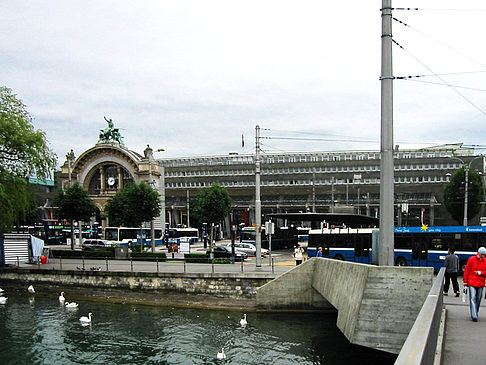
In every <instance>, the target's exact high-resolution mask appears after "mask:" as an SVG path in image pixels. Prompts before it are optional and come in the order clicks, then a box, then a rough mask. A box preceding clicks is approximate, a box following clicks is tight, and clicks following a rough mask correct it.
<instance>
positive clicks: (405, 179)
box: [165, 176, 447, 188]
mask: <svg viewBox="0 0 486 365" xmlns="http://www.w3.org/2000/svg"><path fill="white" fill-rule="evenodd" d="M215 182H216V181H211V182H207V181H186V182H167V181H166V183H165V187H166V188H202V187H206V186H210V185H211V184H212V183H215ZM355 182H359V184H379V183H380V179H379V178H366V179H361V180H356V181H355ZM443 182H447V177H446V176H398V177H395V183H402V184H413V183H443ZM216 183H218V184H219V185H220V186H223V187H235V186H236V187H251V186H255V181H254V180H239V181H219V182H216ZM312 184H313V183H312V180H298V179H290V180H262V181H261V185H262V186H287V185H310V186H311V185H312ZM314 184H315V185H332V184H336V185H341V184H346V182H345V181H344V180H343V179H337V180H332V179H322V180H315V181H314Z"/></svg>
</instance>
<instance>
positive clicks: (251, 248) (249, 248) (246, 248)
mask: <svg viewBox="0 0 486 365" xmlns="http://www.w3.org/2000/svg"><path fill="white" fill-rule="evenodd" d="M226 247H228V248H229V249H230V251H231V243H228V244H227V245H226ZM235 250H238V251H240V252H244V253H246V254H247V255H248V256H256V246H255V245H254V244H253V243H245V242H235ZM261 253H262V257H266V256H267V255H268V250H267V249H266V248H262V249H261Z"/></svg>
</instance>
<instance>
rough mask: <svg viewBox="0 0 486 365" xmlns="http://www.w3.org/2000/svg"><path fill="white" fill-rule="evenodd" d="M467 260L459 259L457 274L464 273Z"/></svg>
mask: <svg viewBox="0 0 486 365" xmlns="http://www.w3.org/2000/svg"><path fill="white" fill-rule="evenodd" d="M466 265H467V260H461V261H460V262H459V274H464V270H466Z"/></svg>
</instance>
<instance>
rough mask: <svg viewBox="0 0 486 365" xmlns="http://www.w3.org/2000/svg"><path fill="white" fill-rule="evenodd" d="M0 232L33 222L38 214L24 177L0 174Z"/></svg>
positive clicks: (35, 202)
mask: <svg viewBox="0 0 486 365" xmlns="http://www.w3.org/2000/svg"><path fill="white" fill-rule="evenodd" d="M0 207H1V209H0V233H3V232H8V231H10V230H11V229H12V227H13V226H16V227H17V230H18V229H19V228H20V226H21V225H24V224H28V223H33V222H34V221H35V219H36V218H38V216H39V210H38V208H37V201H36V199H35V197H34V194H33V192H32V191H31V189H30V187H29V184H28V182H27V180H26V179H22V178H19V177H15V176H12V175H9V174H0Z"/></svg>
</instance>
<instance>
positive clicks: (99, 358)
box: [0, 293, 395, 365]
mask: <svg viewBox="0 0 486 365" xmlns="http://www.w3.org/2000/svg"><path fill="white" fill-rule="evenodd" d="M6 296H8V297H9V299H8V301H7V304H5V305H0V364H223V363H224V364H361V365H363V364H380V365H381V364H392V363H393V362H394V359H395V357H394V356H390V355H387V354H384V353H382V352H378V351H373V350H370V349H366V348H363V347H359V346H354V345H351V344H350V343H349V342H348V341H347V340H346V338H345V337H344V336H343V335H342V334H341V333H340V332H339V330H338V329H337V328H336V327H335V321H336V317H335V315H327V314H325V315H323V314H311V313H309V314H307V313H306V314H295V313H251V312H250V313H247V316H248V326H247V327H246V328H241V327H240V326H239V320H240V318H241V317H242V314H243V313H242V312H235V311H216V310H200V309H175V308H166V307H150V306H140V305H132V304H111V303H100V302H91V301H80V302H79V307H78V309H77V310H68V309H66V308H65V307H64V306H60V305H59V303H58V300H57V298H47V297H39V296H32V297H31V296H26V295H19V294H11V295H9V294H8V293H7V295H6ZM66 297H67V300H69V295H68V294H66ZM88 312H92V313H93V320H92V323H91V325H88V326H83V325H81V323H80V322H79V317H81V316H87V315H88ZM221 347H224V348H225V352H226V355H227V359H226V360H217V359H216V354H217V353H218V351H220V350H221Z"/></svg>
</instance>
